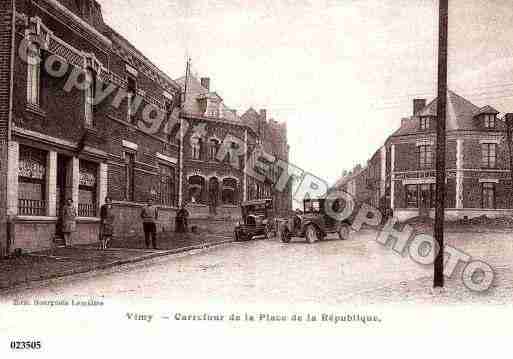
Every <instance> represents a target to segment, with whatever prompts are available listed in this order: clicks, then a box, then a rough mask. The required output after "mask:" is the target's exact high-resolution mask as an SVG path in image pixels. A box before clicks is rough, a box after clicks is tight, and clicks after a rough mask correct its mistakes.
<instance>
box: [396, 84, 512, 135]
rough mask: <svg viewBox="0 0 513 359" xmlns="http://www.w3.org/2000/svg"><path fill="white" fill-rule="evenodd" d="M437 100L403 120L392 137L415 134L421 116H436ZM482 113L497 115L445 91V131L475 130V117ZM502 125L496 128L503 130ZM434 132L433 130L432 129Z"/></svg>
mask: <svg viewBox="0 0 513 359" xmlns="http://www.w3.org/2000/svg"><path fill="white" fill-rule="evenodd" d="M437 105H438V99H436V98H435V99H434V100H433V101H431V102H430V103H429V104H427V105H426V106H425V107H424V108H423V109H422V110H420V111H419V112H418V113H417V115H416V116H413V117H411V118H409V119H406V120H403V121H402V123H401V127H400V128H399V129H398V130H397V131H395V132H394V134H393V135H392V136H403V135H410V134H415V133H417V132H418V131H419V118H420V117H422V116H433V117H436V115H437ZM483 113H493V114H497V113H499V112H498V111H497V110H495V109H494V108H493V107H491V106H488V105H487V106H484V107H481V108H480V107H478V106H476V105H474V104H473V103H472V102H470V101H469V100H467V99H465V98H463V97H461V96H460V95H458V94H456V93H454V92H453V91H451V90H449V91H447V112H446V130H447V131H457V130H477V129H478V123H477V122H476V121H475V116H477V115H479V114H483ZM503 126H504V124H503V123H502V121H498V122H497V128H498V129H499V130H501V129H503ZM432 130H433V131H434V130H435V129H434V128H433V129H432Z"/></svg>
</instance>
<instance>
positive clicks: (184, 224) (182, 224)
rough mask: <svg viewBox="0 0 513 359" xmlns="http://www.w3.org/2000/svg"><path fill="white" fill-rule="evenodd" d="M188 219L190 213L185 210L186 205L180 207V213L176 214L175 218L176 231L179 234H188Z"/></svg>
mask: <svg viewBox="0 0 513 359" xmlns="http://www.w3.org/2000/svg"><path fill="white" fill-rule="evenodd" d="M188 217H189V211H187V209H186V208H185V206H184V205H182V206H181V207H180V209H179V210H178V212H177V213H176V218H175V221H176V223H175V231H176V232H177V233H187V231H188Z"/></svg>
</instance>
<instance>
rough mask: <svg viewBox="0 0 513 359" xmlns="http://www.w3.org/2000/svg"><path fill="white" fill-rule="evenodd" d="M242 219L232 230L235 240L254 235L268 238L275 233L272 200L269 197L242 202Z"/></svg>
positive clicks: (246, 238) (248, 238)
mask: <svg viewBox="0 0 513 359" xmlns="http://www.w3.org/2000/svg"><path fill="white" fill-rule="evenodd" d="M240 207H241V212H242V220H241V221H240V222H239V223H238V225H237V226H236V227H235V230H234V238H235V240H236V241H244V240H250V239H252V238H254V237H256V236H265V237H266V238H268V239H270V238H273V237H274V236H275V235H276V229H275V221H274V218H273V216H272V214H273V200H272V199H270V198H267V199H259V200H253V201H247V202H243V203H242V204H241V206H240Z"/></svg>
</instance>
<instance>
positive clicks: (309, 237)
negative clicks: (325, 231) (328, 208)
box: [305, 224, 319, 243]
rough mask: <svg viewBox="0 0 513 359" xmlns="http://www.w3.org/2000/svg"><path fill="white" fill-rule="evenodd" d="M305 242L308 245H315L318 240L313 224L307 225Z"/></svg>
mask: <svg viewBox="0 0 513 359" xmlns="http://www.w3.org/2000/svg"><path fill="white" fill-rule="evenodd" d="M305 233H306V235H305V236H306V241H307V242H308V243H315V242H317V241H318V240H319V233H318V232H317V228H315V226H314V225H313V224H310V225H308V227H306V231H305Z"/></svg>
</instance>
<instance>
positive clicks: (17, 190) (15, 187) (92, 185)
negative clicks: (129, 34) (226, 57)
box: [0, 0, 288, 253]
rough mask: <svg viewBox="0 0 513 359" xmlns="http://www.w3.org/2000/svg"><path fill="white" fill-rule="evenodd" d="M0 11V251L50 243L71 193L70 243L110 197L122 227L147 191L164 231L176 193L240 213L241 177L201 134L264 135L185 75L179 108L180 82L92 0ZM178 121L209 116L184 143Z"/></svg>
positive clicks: (90, 234) (15, 3) (195, 208)
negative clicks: (214, 157) (202, 130)
mask: <svg viewBox="0 0 513 359" xmlns="http://www.w3.org/2000/svg"><path fill="white" fill-rule="evenodd" d="M0 14H1V15H0V30H1V31H0V186H1V188H0V225H1V228H2V229H1V230H0V252H2V253H8V252H10V251H12V250H14V249H15V248H22V249H24V250H29V251H30V250H36V249H41V248H48V247H50V246H51V245H52V243H53V241H54V240H55V239H56V238H59V237H60V220H59V214H60V208H61V206H62V204H63V202H64V200H65V199H66V198H72V199H73V201H74V202H75V204H76V206H77V207H78V219H77V233H76V234H75V236H74V243H89V242H94V241H96V240H97V239H98V233H99V222H100V220H99V218H98V216H99V207H100V206H101V205H102V204H103V202H104V199H105V197H106V196H107V195H109V196H110V197H111V198H112V199H113V200H114V205H115V210H116V221H115V234H116V235H117V236H120V237H123V236H128V235H134V234H140V232H141V226H140V223H139V222H140V221H139V212H140V207H141V206H142V204H143V203H144V202H145V201H147V200H148V199H149V198H153V199H155V200H156V202H157V203H158V204H159V206H160V209H161V210H160V224H159V230H161V229H166V230H169V229H171V228H172V227H173V224H174V221H173V219H174V216H175V213H176V210H177V207H178V206H179V204H180V203H184V204H187V205H189V206H190V209H191V212H192V214H193V217H205V218H207V217H209V216H211V215H212V214H220V215H226V216H231V217H233V216H237V205H238V204H239V203H240V201H241V200H243V199H245V198H246V197H247V193H249V192H248V191H247V188H246V183H247V182H245V179H246V177H245V175H244V174H243V171H242V170H241V168H239V169H235V168H233V166H227V165H225V164H223V163H217V162H214V161H209V160H208V159H209V158H210V157H209V156H210V154H212V152H211V151H212V148H210V147H207V146H201V141H205V142H203V144H205V145H206V144H207V143H208V144H211V143H213V140H215V139H216V138H219V139H221V138H223V137H224V136H225V135H226V134H227V133H230V134H231V135H233V136H235V137H236V138H239V139H241V140H242V141H243V142H244V141H246V142H245V143H247V145H248V146H249V147H252V146H254V145H253V144H255V145H256V144H257V143H259V142H260V140H259V138H258V133H257V132H255V130H253V129H252V128H251V126H249V125H246V124H244V123H243V122H241V121H240V119H239V117H237V115H236V113H235V112H234V111H232V110H229V109H228V108H226V107H225V106H224V104H223V103H222V99H221V98H220V97H219V96H218V95H217V94H215V93H213V92H210V91H209V85H208V84H205V83H204V84H203V85H205V86H204V87H203V86H201V85H202V84H201V83H198V84H196V85H197V86H196V88H194V86H192V85H191V86H190V92H189V95H188V96H186V97H185V103H184V111H181V105H182V102H183V94H182V89H183V88H182V86H183V83H180V81H174V80H173V79H171V78H170V77H169V76H168V75H167V74H165V73H164V72H162V71H161V70H160V69H159V68H158V67H156V66H155V65H154V64H153V63H152V62H151V61H150V60H149V59H148V58H146V57H145V56H144V54H143V53H141V52H140V51H139V50H138V49H136V48H135V47H134V46H133V45H132V44H131V43H130V42H128V41H127V40H126V39H124V38H123V36H122V35H120V34H118V33H117V32H116V31H115V30H114V29H112V28H111V27H109V25H108V24H106V23H105V22H104V21H103V18H102V11H101V6H100V5H99V4H98V2H97V1H94V0H59V1H57V0H7V1H2V2H1V4H0ZM184 121H188V122H191V124H192V125H194V124H195V123H200V122H203V123H206V124H207V127H206V128H207V135H206V136H205V138H202V139H201V141H199V142H194V141H196V139H192V138H183V141H181V140H180V139H181V138H180V136H177V128H178V129H180V128H181V127H180V124H183V123H184ZM177 124H178V126H177ZM173 131H174V132H173ZM180 133H181V132H180ZM188 133H189V134H190V133H191V132H188ZM209 141H210V142H209ZM284 141H285V143H286V137H284ZM198 144H200V146H198ZM287 151H288V148H287ZM240 160H241V161H242V168H243V167H244V164H245V163H246V160H247V157H244V156H243V157H242V158H241V159H240ZM216 181H217V183H216ZM207 186H211V187H210V188H211V189H212V190H211V191H209V190H208V188H209V187H207ZM214 188H216V189H217V190H214ZM262 195H263V194H262ZM7 218H8V220H7Z"/></svg>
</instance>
